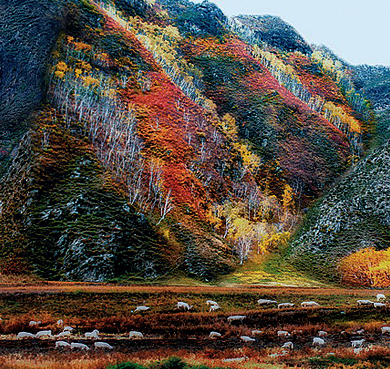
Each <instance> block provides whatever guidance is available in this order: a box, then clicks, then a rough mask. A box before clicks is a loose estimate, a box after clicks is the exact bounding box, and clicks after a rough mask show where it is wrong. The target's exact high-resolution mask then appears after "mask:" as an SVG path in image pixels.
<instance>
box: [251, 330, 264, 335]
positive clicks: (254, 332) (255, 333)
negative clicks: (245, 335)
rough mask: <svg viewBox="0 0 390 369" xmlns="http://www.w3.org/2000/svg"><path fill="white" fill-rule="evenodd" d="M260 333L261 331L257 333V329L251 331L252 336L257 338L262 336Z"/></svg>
mask: <svg viewBox="0 0 390 369" xmlns="http://www.w3.org/2000/svg"><path fill="white" fill-rule="evenodd" d="M262 333H263V331H259V330H258V329H254V330H253V331H252V336H258V335H259V334H262Z"/></svg>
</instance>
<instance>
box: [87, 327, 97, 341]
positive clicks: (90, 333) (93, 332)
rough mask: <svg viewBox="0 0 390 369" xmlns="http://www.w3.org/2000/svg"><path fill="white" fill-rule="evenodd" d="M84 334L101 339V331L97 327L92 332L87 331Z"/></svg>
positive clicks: (90, 337)
mask: <svg viewBox="0 0 390 369" xmlns="http://www.w3.org/2000/svg"><path fill="white" fill-rule="evenodd" d="M84 336H85V338H89V339H95V340H98V339H99V331H98V330H97V329H94V330H93V331H92V332H86V333H85V334H84Z"/></svg>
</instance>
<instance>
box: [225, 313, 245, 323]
mask: <svg viewBox="0 0 390 369" xmlns="http://www.w3.org/2000/svg"><path fill="white" fill-rule="evenodd" d="M245 318H246V315H232V316H229V317H228V318H227V320H228V322H229V323H231V322H233V321H236V320H239V321H241V322H242V321H243V320H244V319H245Z"/></svg>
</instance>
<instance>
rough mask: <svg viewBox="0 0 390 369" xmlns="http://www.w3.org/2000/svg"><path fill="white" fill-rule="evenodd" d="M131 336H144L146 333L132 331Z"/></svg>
mask: <svg viewBox="0 0 390 369" xmlns="http://www.w3.org/2000/svg"><path fill="white" fill-rule="evenodd" d="M129 338H144V335H143V334H142V333H141V332H137V331H131V332H130V333H129Z"/></svg>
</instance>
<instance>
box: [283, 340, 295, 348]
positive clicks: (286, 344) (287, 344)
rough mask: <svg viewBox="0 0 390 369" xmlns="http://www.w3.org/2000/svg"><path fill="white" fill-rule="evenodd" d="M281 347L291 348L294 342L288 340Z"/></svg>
mask: <svg viewBox="0 0 390 369" xmlns="http://www.w3.org/2000/svg"><path fill="white" fill-rule="evenodd" d="M282 348H285V349H290V350H292V349H293V348H294V344H293V343H292V342H291V341H288V342H286V343H284V344H283V345H282Z"/></svg>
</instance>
